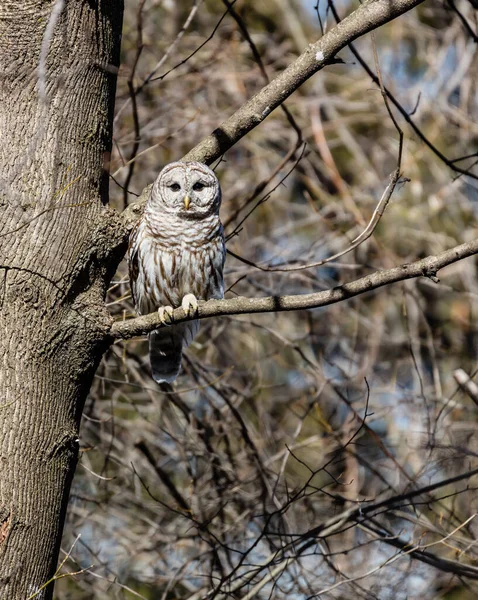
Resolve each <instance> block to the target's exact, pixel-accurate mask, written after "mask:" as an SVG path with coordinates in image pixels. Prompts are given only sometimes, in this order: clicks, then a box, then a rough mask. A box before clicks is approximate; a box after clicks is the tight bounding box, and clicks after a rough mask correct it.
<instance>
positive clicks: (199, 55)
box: [55, 0, 478, 600]
mask: <svg viewBox="0 0 478 600" xmlns="http://www.w3.org/2000/svg"><path fill="white" fill-rule="evenodd" d="M125 4H126V7H125V18H124V31H123V43H122V66H121V69H120V72H119V78H118V90H117V102H116V116H115V130H114V148H113V152H112V156H111V165H110V168H111V182H110V189H111V202H112V204H113V206H115V207H116V208H117V209H119V210H121V209H122V208H123V207H124V206H125V205H126V204H128V203H131V202H134V201H135V199H136V196H137V195H139V194H140V193H141V191H142V190H143V188H144V187H145V186H146V185H148V184H149V183H151V182H152V181H153V180H154V179H155V177H156V176H157V174H158V172H159V171H160V169H161V167H162V166H163V165H164V164H166V163H168V162H170V161H172V160H177V159H179V158H181V156H183V155H184V154H186V153H187V152H188V150H190V149H191V148H192V147H193V146H195V145H196V144H197V143H198V142H199V141H201V139H202V138H204V137H205V136H206V135H207V134H209V133H210V132H211V131H212V130H213V129H215V128H216V127H217V126H218V125H219V124H220V123H221V122H222V121H223V120H224V119H226V118H227V117H228V116H230V115H231V114H232V113H233V112H234V111H235V110H236V109H237V108H239V107H240V106H241V104H243V103H244V102H245V101H246V100H247V99H248V98H250V97H251V96H252V95H253V94H254V93H256V92H257V91H258V90H260V89H261V87H262V86H263V85H264V84H265V82H266V78H267V77H269V78H271V79H272V78H274V77H275V76H276V75H277V74H278V73H280V72H281V71H282V70H283V69H284V68H285V67H286V66H287V65H289V64H290V63H291V62H292V61H293V60H294V59H295V58H296V57H297V56H298V55H299V54H300V53H301V52H302V51H303V50H304V49H305V48H306V46H307V44H308V43H310V42H313V41H316V40H317V39H318V38H320V36H321V35H322V31H323V30H327V29H330V28H331V27H333V25H334V22H335V21H334V16H333V12H332V11H331V10H330V9H329V10H327V3H326V2H325V0H322V1H319V2H318V3H317V2H315V1H314V0H302V1H299V0H269V1H267V2H253V1H252V0H238V1H237V2H235V3H233V7H232V10H231V11H230V12H229V13H228V12H227V4H229V3H228V2H220V1H212V0H205V1H202V2H201V1H200V0H196V1H194V2H191V0H188V1H187V2H174V1H173V0H126V2H125ZM231 4H232V3H231ZM356 5H357V3H356V2H348V1H343V2H337V3H336V4H335V9H336V11H337V12H338V14H339V15H341V16H342V17H343V16H345V15H346V14H348V13H349V12H350V11H351V10H352V9H353V8H354V7H356ZM244 31H247V35H245V33H244ZM473 32H474V33H475V38H473ZM477 32H478V22H477V16H476V9H475V8H474V6H473V3H472V2H470V1H468V0H456V1H453V2H447V1H443V2H442V1H438V0H433V1H428V2H425V3H424V5H422V6H419V7H418V8H417V9H415V10H413V11H411V12H410V13H408V14H406V15H404V16H403V17H401V18H399V19H397V20H396V21H394V22H392V23H390V24H389V25H387V26H385V27H382V28H381V29H379V30H377V31H376V32H375V44H376V50H377V55H378V61H379V65H380V72H381V76H382V78H383V82H384V85H385V86H386V87H387V88H388V89H389V90H390V91H391V93H392V94H393V95H394V97H395V98H396V99H397V101H398V102H399V103H400V105H401V106H402V107H403V110H404V112H405V114H406V115H407V119H408V120H412V121H413V123H414V125H415V127H416V128H417V129H416V130H414V129H413V128H412V127H411V126H410V124H409V123H407V120H406V119H405V118H404V116H403V115H402V114H401V113H400V112H399V111H398V110H397V109H396V108H394V107H393V106H392V110H393V112H394V115H396V118H397V121H398V123H399V125H400V127H402V129H403V132H404V151H403V159H402V164H401V172H402V175H403V177H404V178H408V179H409V180H410V181H402V182H401V183H400V185H399V186H398V188H397V189H396V190H395V192H394V194H393V197H392V200H391V202H390V204H389V206H388V207H387V210H386V211H385V213H384V215H383V216H382V218H381V220H380V223H379V224H378V226H377V228H376V230H375V232H374V235H373V236H372V237H370V238H369V239H368V240H367V241H365V242H364V243H362V244H361V245H360V246H359V247H358V248H356V249H355V250H353V251H351V252H349V253H348V254H346V255H344V256H342V257H340V258H339V259H337V260H336V261H332V262H329V263H328V264H326V265H324V266H322V267H312V268H307V269H297V267H299V266H301V265H307V264H310V263H315V262H318V261H321V260H322V259H324V258H327V257H329V256H332V255H334V254H335V253H338V252H340V251H342V250H344V249H346V248H347V247H348V246H350V244H351V242H352V240H353V239H354V238H356V237H357V236H358V235H359V234H360V233H361V232H362V231H363V230H364V229H365V227H366V225H367V223H368V222H369V220H370V218H371V217H372V214H373V212H374V210H375V208H376V206H377V204H378V202H379V200H380V198H381V196H382V194H383V193H384V190H385V188H386V186H387V184H388V182H389V178H390V175H391V173H392V172H393V171H394V169H396V168H397V158H398V149H399V137H398V133H397V130H396V128H395V127H394V124H393V122H392V120H391V119H390V117H389V115H388V113H387V109H386V106H385V103H384V100H383V97H382V94H381V92H380V89H379V87H378V86H377V85H376V84H375V83H374V82H373V81H372V79H371V77H370V76H369V74H368V73H367V71H366V70H365V69H364V67H363V65H362V64H361V62H363V63H364V64H365V65H366V66H367V68H368V69H369V70H370V71H371V72H372V73H373V74H376V65H375V61H374V57H373V45H372V40H371V37H370V36H366V37H364V38H363V39H360V40H358V41H357V42H356V43H355V44H354V47H355V50H356V52H358V53H359V56H360V58H361V61H359V60H358V58H357V56H356V55H354V54H352V52H351V51H350V50H348V49H347V50H346V51H343V52H341V53H340V58H342V60H343V63H341V64H336V65H333V66H329V67H326V68H325V69H324V70H322V71H321V72H320V73H318V74H317V75H315V76H314V77H313V78H312V79H311V80H309V81H308V82H307V83H306V84H304V85H303V86H302V87H301V88H300V89H299V90H298V91H297V92H296V93H295V94H293V96H292V97H291V98H290V99H288V100H287V102H286V107H287V110H288V111H289V115H287V114H285V113H284V111H283V110H281V109H277V110H275V111H274V112H273V113H272V114H271V115H270V116H268V118H267V119H266V120H265V121H264V123H262V124H261V125H260V126H259V127H257V128H256V129H254V130H253V131H252V132H251V133H250V134H249V135H247V136H246V137H245V138H244V139H243V140H241V141H240V142H239V143H238V144H236V146H234V148H232V149H231V150H230V151H229V152H227V153H226V155H225V156H224V157H223V159H222V160H221V161H220V162H219V163H218V164H216V165H215V170H216V173H217V175H218V177H219V179H220V181H221V184H222V189H223V206H222V213H221V214H222V220H223V222H224V224H225V227H226V234H227V235H228V236H229V240H228V249H229V250H231V252H232V253H234V256H233V255H229V256H228V260H227V265H226V267H227V268H226V288H227V289H228V292H227V294H226V297H233V296H234V295H236V294H238V295H243V296H250V297H256V296H264V295H278V294H299V293H305V292H310V291H318V290H322V289H328V288H330V287H333V286H336V285H339V284H341V283H343V282H346V281H351V280H354V279H356V278H358V277H360V276H362V275H364V274H367V273H370V272H373V271H376V270H380V269H386V268H390V267H393V266H396V265H399V264H403V263H405V262H408V261H413V260H415V259H417V258H420V257H423V256H427V255H429V254H434V253H437V252H440V251H442V250H445V249H448V248H452V247H453V246H455V245H457V244H460V243H462V242H464V241H469V240H472V239H473V238H474V237H475V235H476V227H475V218H476V212H477V202H478V185H477V184H478V168H477V167H476V160H477V155H476V152H477V141H478V90H477V87H478V77H477V74H478V58H477V52H476V50H477V43H476V41H477V40H476V33H477ZM141 44H142V46H141ZM139 48H141V51H139ZM255 55H256V57H257V55H259V56H260V60H261V61H262V64H263V69H261V67H260V65H258V63H257V60H256V58H255ZM132 91H133V93H132ZM133 96H134V100H133V99H132V97H133ZM291 119H292V124H291ZM417 131H418V132H421V135H420V134H419V133H417ZM421 136H425V137H426V139H427V140H428V141H429V143H430V144H431V145H433V146H434V149H435V150H434V149H432V148H430V147H429V146H427V144H426V143H424V141H423V139H421ZM439 153H442V154H443V155H444V156H445V157H446V158H447V159H448V161H454V160H456V159H459V158H461V157H464V156H468V155H472V156H471V157H470V158H467V159H463V160H459V161H457V162H454V163H453V165H454V166H457V167H460V168H461V169H463V170H469V172H470V173H471V175H466V174H465V175H464V174H461V173H459V172H456V171H454V170H453V168H450V166H452V165H451V164H449V165H448V166H447V165H446V164H445V163H444V161H443V160H442V158H441V157H440V156H439V155H438V154H439ZM125 189H127V190H128V191H127V192H126V191H125ZM237 257H240V258H242V259H245V260H246V262H243V261H242V260H240V259H239V258H237ZM476 264H477V263H476V259H475V258H469V259H467V260H464V261H461V262H458V263H456V264H454V265H452V266H450V267H447V268H446V269H444V270H443V271H442V272H440V282H434V281H432V280H430V279H426V278H422V279H418V280H412V281H407V282H403V283H399V284H396V285H393V286H389V287H386V288H382V289H380V290H378V291H376V292H373V293H369V294H364V295H362V296H360V297H357V298H353V299H351V300H348V301H346V302H341V303H339V304H336V305H332V306H329V307H326V308H323V309H316V310H312V311H303V312H296V313H278V314H268V315H266V314H264V315H244V316H237V317H229V318H219V319H209V320H206V321H203V322H202V324H201V331H200V335H199V336H198V338H197V339H196V341H195V342H194V343H193V345H192V346H191V348H190V349H189V350H188V351H187V352H186V355H185V359H184V364H183V372H182V374H181V375H180V377H179V378H178V380H177V382H176V383H175V384H174V386H173V387H172V388H168V387H167V386H162V387H159V386H157V385H156V384H155V382H154V381H153V380H152V379H151V376H150V368H149V361H148V356H147V342H146V340H145V339H140V340H133V341H128V342H125V343H122V344H117V345H115V346H114V347H113V348H112V349H111V351H110V352H109V353H108V355H107V357H106V358H105V359H104V361H103V363H102V365H101V367H100V369H99V370H98V373H97V375H96V378H95V383H94V386H93V388H92V392H91V395H90V398H89V400H88V401H87V404H86V406H85V411H84V419H83V424H82V430H81V460H80V463H79V466H78V469H77V473H76V477H75V481H74V484H73V489H72V493H71V500H70V507H69V519H68V523H67V526H66V529H65V534H64V540H63V550H64V553H65V558H66V560H65V563H64V565H63V567H62V569H61V572H62V573H71V572H75V571H78V570H80V569H85V571H83V572H82V573H81V574H79V575H76V576H66V577H63V578H61V579H59V581H58V583H57V585H56V590H55V594H56V597H57V598H61V599H72V600H77V599H81V598H85V599H86V598H95V599H98V600H102V599H104V598H128V599H129V598H147V599H155V600H156V599H158V600H159V599H164V600H170V599H178V600H179V599H191V600H193V599H196V600H199V599H200V598H205V597H206V596H207V594H208V593H210V592H211V590H213V589H217V595H216V596H214V597H216V598H226V597H227V598H246V597H247V598H259V599H262V598H263V599H266V598H273V599H282V598H290V599H297V600H305V599H309V598H310V599H311V598H316V597H317V598H318V597H320V598H343V599H348V598H356V597H361V598H378V599H380V600H386V599H397V600H400V599H403V600H405V599H414V598H421V599H423V600H425V599H434V598H446V599H448V600H451V599H453V600H467V599H471V598H475V597H476V594H477V589H478V586H477V585H476V583H474V582H473V580H472V579H465V578H460V577H457V576H455V575H454V574H453V573H446V572H443V571H441V570H438V569H434V568H433V567H431V566H428V565H426V564H424V563H423V562H420V561H418V560H416V559H415V558H412V557H411V556H410V555H407V554H406V552H400V551H398V550H397V549H396V548H394V547H392V546H391V545H390V544H389V543H387V542H386V540H384V539H383V536H380V535H378V534H377V535H373V534H372V533H371V532H370V530H367V529H366V528H363V527H361V526H360V524H348V525H344V527H342V528H338V529H337V530H336V531H334V532H333V534H331V535H330V536H328V537H326V538H325V539H320V540H317V543H316V544H315V545H314V546H312V547H311V548H310V549H309V550H308V552H307V553H305V554H303V556H301V557H300V558H297V560H291V561H290V563H287V565H286V568H285V569H283V570H279V572H277V573H275V574H274V576H273V577H272V578H271V580H270V582H269V583H267V584H265V585H264V586H263V587H262V589H257V591H254V585H255V584H257V583H259V582H260V581H261V580H262V578H263V577H264V576H266V575H268V574H270V573H272V571H273V568H272V567H273V565H274V564H275V563H274V562H273V563H272V564H271V565H269V566H270V568H260V567H258V568H255V565H260V564H262V563H263V562H264V561H265V560H267V558H268V557H273V558H274V557H276V556H277V557H278V556H279V554H276V553H278V552H279V551H280V549H281V547H283V546H285V545H286V544H288V543H290V542H291V541H292V540H297V539H298V538H297V537H296V536H298V535H299V534H301V533H304V532H306V531H307V530H308V529H311V528H313V527H316V526H318V525H320V524H321V523H324V522H325V521H327V519H329V518H331V517H333V516H334V515H336V514H339V513H341V512H343V511H344V510H346V509H348V508H349V507H350V506H352V507H356V506H358V505H360V503H362V504H363V506H366V505H367V503H368V502H376V501H380V500H383V499H385V498H387V497H391V496H394V495H397V494H400V493H407V492H410V491H411V490H417V489H420V487H423V486H427V485H429V484H430V483H434V482H437V481H440V480H444V479H447V478H450V477H453V476H455V475H457V474H459V473H461V472H464V471H466V470H467V469H472V468H474V467H476V466H477V465H476V455H477V454H476V453H477V452H478V446H477V441H476V432H477V424H476V417H477V404H476V402H478V400H477V398H476V397H475V399H474V400H473V395H472V393H471V392H470V393H466V391H464V390H462V389H461V388H460V386H459V385H458V383H457V380H456V379H457V377H459V375H458V374H457V370H461V371H459V373H461V375H463V372H464V373H465V374H467V375H469V376H471V377H472V378H473V376H474V375H475V374H476V372H477V370H478V364H477V325H476V318H475V317H476V316H477V308H478V304H477V299H478V279H477V274H476ZM258 266H260V267H261V268H258ZM281 268H282V269H284V268H285V269H291V270H288V271H280V270H278V271H274V270H273V269H281ZM264 269H265V270H264ZM268 269H269V270H268ZM271 269H272V270H271ZM107 301H108V304H109V306H110V310H111V312H112V314H113V315H114V316H115V318H117V319H124V318H128V317H131V316H133V315H134V309H133V306H132V302H131V297H130V292H129V285H128V277H127V267H126V264H122V265H121V267H120V269H119V270H118V273H117V275H116V277H115V280H114V282H113V283H112V286H111V289H110V291H109V294H108V299H107ZM476 485H477V479H476V477H475V478H471V479H468V480H465V481H461V482H459V483H455V484H450V485H447V486H445V487H442V488H440V489H438V490H436V491H434V492H432V493H429V494H424V495H422V496H418V497H416V498H415V500H416V501H409V502H404V503H402V504H400V505H394V506H391V507H388V508H387V509H386V510H383V511H381V513H380V514H379V515H378V516H376V517H375V518H376V521H377V522H378V523H379V524H380V526H381V527H383V528H384V530H386V531H388V532H389V537H390V538H393V537H394V536H400V538H401V539H404V540H406V541H407V542H408V543H409V544H410V547H423V546H425V545H427V544H432V546H431V548H430V551H431V552H433V553H434V554H436V555H437V556H439V557H443V558H447V559H449V560H453V561H456V562H457V563H460V564H465V565H471V566H476V567H478V564H477V557H478V554H477V548H476V533H477V523H476V522H475V520H473V515H474V514H475V512H476V511H477V510H478V501H477V492H476ZM447 536H448V537H447ZM445 538H446V539H445ZM281 556H282V555H281ZM285 556H290V557H294V547H291V548H289V550H288V551H287V552H286V553H285ZM279 564H281V563H279ZM89 567H91V568H89ZM366 574H368V575H367V576H365V575H366ZM247 577H250V582H249V583H248V584H247V585H246V583H247V581H246V578H247ZM348 580H352V581H348ZM228 592H229V593H228ZM251 593H252V595H249V596H246V594H251ZM208 597H211V598H212V597H213V596H208Z"/></svg>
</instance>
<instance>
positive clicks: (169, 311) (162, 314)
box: [158, 306, 174, 325]
mask: <svg viewBox="0 0 478 600" xmlns="http://www.w3.org/2000/svg"><path fill="white" fill-rule="evenodd" d="M173 310H174V309H173V307H172V306H160V307H159V308H158V315H159V320H160V321H161V323H162V324H163V325H171V323H172V322H173Z"/></svg>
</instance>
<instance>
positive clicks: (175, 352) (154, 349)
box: [149, 321, 199, 383]
mask: <svg viewBox="0 0 478 600" xmlns="http://www.w3.org/2000/svg"><path fill="white" fill-rule="evenodd" d="M198 330H199V321H188V322H187V323H178V324H177V325H170V326H169V327H163V328H162V329H158V330H157V331H152V332H151V333H150V334H149V358H150V360H151V370H152V372H153V379H154V380H155V381H156V382H157V383H163V382H167V383H172V382H173V381H174V380H175V379H176V377H177V376H178V374H179V371H180V370H181V358H182V356H183V347H187V346H189V344H190V343H191V342H192V340H193V338H194V336H195V335H196V334H197V332H198Z"/></svg>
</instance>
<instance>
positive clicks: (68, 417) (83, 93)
mask: <svg viewBox="0 0 478 600" xmlns="http://www.w3.org/2000/svg"><path fill="white" fill-rule="evenodd" d="M121 25H122V2H119V1H116V0H99V1H98V2H93V1H91V0H68V1H63V0H61V1H59V0H57V2H55V3H53V2H45V1H44V0H10V1H6V2H5V1H2V2H0V78H1V79H0V281H1V287H0V331H1V336H0V598H2V600H5V599H17V598H18V599H20V598H21V599H25V598H28V597H29V596H31V595H33V594H35V592H37V591H38V590H39V589H40V588H41V587H42V586H43V585H44V584H45V583H46V582H47V581H48V580H49V579H50V578H51V577H52V576H53V575H54V573H55V570H56V565H57V559H58V553H59V546H60V539H61V534H62V528H63V522H64V515H65V510H66V504H67V499H68V493H69V488H70V482H71V479H72V476H73V473H74V470H75V466H76V462H77V458H78V427H79V420H80V415H81V411H82V407H83V403H84V400H85V397H86V394H87V392H88V390H89V387H90V383H91V379H92V377H93V374H94V372H95V369H96V367H97V364H98V362H99V360H100V358H101V356H102V353H103V351H104V348H105V344H104V339H105V333H106V332H107V331H108V329H109V327H110V318H109V316H108V313H107V311H106V308H105V305H104V296H105V289H106V285H107V282H108V280H109V279H110V277H111V275H112V272H113V270H114V268H115V264H116V263H117V260H119V257H120V256H121V251H122V243H123V237H122V235H121V233H122V230H121V227H119V226H118V222H117V220H116V219H115V215H114V213H112V212H111V211H109V209H107V208H106V206H105V205H106V202H107V195H108V177H107V175H106V174H105V171H104V168H103V166H104V162H105V161H107V160H108V158H109V152H110V149H111V132H112V116H113V108H114V96H115V88H116V72H117V67H118V64H119V47H120V34H121ZM116 255H117V256H116ZM52 590H53V585H49V586H47V587H46V588H45V589H43V590H42V591H41V592H40V593H39V594H37V595H36V596H35V597H36V598H50V597H51V596H52Z"/></svg>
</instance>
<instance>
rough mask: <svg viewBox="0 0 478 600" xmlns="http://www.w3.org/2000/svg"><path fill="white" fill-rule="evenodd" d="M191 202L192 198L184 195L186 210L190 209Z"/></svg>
mask: <svg viewBox="0 0 478 600" xmlns="http://www.w3.org/2000/svg"><path fill="white" fill-rule="evenodd" d="M190 204H191V198H190V197H189V196H184V208H185V209H186V210H188V209H189V205H190Z"/></svg>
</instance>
